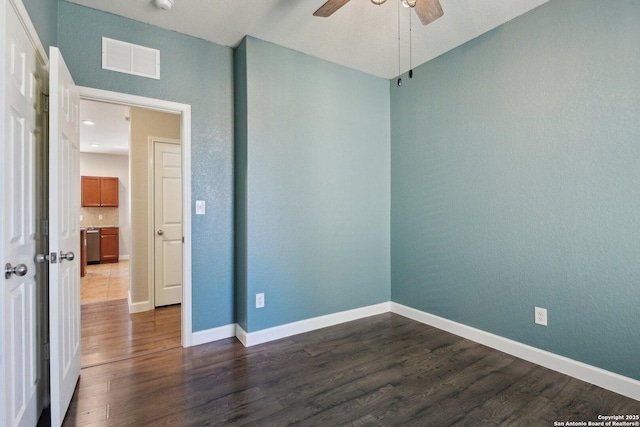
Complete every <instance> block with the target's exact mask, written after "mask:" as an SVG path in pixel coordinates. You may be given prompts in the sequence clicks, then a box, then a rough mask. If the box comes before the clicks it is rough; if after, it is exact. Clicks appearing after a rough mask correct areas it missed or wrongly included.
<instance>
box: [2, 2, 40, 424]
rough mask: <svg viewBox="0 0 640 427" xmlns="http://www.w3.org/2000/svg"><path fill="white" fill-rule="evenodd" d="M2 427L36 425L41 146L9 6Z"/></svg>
mask: <svg viewBox="0 0 640 427" xmlns="http://www.w3.org/2000/svg"><path fill="white" fill-rule="evenodd" d="M0 24H1V25H0V28H2V29H1V30H0V48H1V51H2V58H0V64H2V69H1V70H0V82H1V84H2V87H1V88H0V95H1V96H0V98H1V101H0V102H1V105H0V111H1V116H2V117H1V119H0V120H2V124H1V125H0V128H1V129H2V132H1V134H0V140H1V141H0V152H1V153H2V160H0V165H1V166H0V167H1V172H0V240H2V241H1V242H0V262H1V263H2V266H3V267H4V272H3V277H2V279H0V280H2V282H0V283H1V284H2V285H1V287H2V289H1V290H0V333H1V334H2V337H1V340H0V425H3V426H12V427H13V426H29V427H31V426H34V425H36V423H37V422H38V416H39V412H40V408H39V407H38V405H39V403H38V387H39V386H40V384H41V382H42V379H41V373H40V372H39V369H38V366H39V361H40V357H41V356H40V355H39V353H38V347H39V346H38V338H37V328H38V325H37V322H36V315H37V305H36V304H37V299H36V298H37V295H38V293H37V289H36V274H35V273H36V267H35V262H34V257H35V254H36V237H37V236H36V200H35V194H36V185H35V165H36V163H35V162H36V157H35V156H36V144H37V143H38V142H42V133H41V131H42V129H41V128H40V126H41V123H42V121H41V111H40V104H39V99H40V96H41V91H42V82H43V78H42V77H41V76H44V74H43V71H42V67H41V64H40V61H39V60H38V56H37V51H36V49H35V47H34V46H33V44H32V43H31V41H30V39H29V37H28V36H27V33H26V31H25V30H24V28H23V27H22V25H21V23H20V20H19V19H18V16H17V14H16V12H15V11H14V9H13V6H12V5H11V4H10V2H8V1H6V2H2V3H1V4H0Z"/></svg>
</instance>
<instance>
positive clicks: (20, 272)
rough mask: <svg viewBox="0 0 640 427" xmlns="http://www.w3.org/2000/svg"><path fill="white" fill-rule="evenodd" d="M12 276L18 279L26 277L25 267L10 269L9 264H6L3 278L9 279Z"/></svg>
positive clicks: (22, 265) (21, 265)
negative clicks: (18, 277)
mask: <svg viewBox="0 0 640 427" xmlns="http://www.w3.org/2000/svg"><path fill="white" fill-rule="evenodd" d="M12 274H15V275H16V276H20V277H22V276H24V275H26V274H27V266H26V265H24V264H18V265H16V266H15V267H12V266H11V263H9V262H8V263H7V265H5V266H4V278H5V279H10V278H11V275H12Z"/></svg>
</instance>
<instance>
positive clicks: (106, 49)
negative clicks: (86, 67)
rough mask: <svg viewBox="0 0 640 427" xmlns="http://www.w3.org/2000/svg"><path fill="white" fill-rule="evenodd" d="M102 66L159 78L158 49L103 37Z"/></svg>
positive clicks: (107, 68) (106, 68)
mask: <svg viewBox="0 0 640 427" xmlns="http://www.w3.org/2000/svg"><path fill="white" fill-rule="evenodd" d="M102 68H103V69H105V70H112V71H119V72H121V73H127V74H134V75H136V76H142V77H149V78H152V79H160V51H159V50H157V49H151V48H148V47H144V46H138V45H135V44H131V43H125V42H121V41H119V40H113V39H108V38H106V37H103V38H102Z"/></svg>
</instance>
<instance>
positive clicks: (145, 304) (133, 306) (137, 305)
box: [127, 289, 155, 314]
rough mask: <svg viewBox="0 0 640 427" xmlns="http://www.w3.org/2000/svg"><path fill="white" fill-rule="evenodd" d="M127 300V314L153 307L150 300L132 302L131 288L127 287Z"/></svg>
mask: <svg viewBox="0 0 640 427" xmlns="http://www.w3.org/2000/svg"><path fill="white" fill-rule="evenodd" d="M127 302H128V303H129V314H133V313H141V312H143V311H149V310H153V309H154V308H155V307H154V306H153V304H152V303H151V301H141V302H132V301H131V289H129V292H128V293H127Z"/></svg>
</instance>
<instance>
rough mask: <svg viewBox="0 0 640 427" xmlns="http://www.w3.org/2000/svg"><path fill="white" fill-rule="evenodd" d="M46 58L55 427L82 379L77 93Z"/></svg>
mask: <svg viewBox="0 0 640 427" xmlns="http://www.w3.org/2000/svg"><path fill="white" fill-rule="evenodd" d="M49 60H50V70H49V251H50V252H51V253H52V254H56V255H57V258H58V259H57V262H53V260H50V262H49V330H50V333H49V340H50V348H51V360H50V366H51V425H52V426H53V427H57V426H60V425H61V424H62V420H63V419H64V415H65V414H66V412H67V409H68V407H69V403H70V402H71V397H72V396H73V391H74V389H75V386H76V383H77V381H78V378H79V377H80V223H79V215H80V171H79V169H80V166H79V134H80V130H79V129H80V128H79V109H80V95H79V92H78V89H77V88H76V86H75V84H74V83H73V79H72V77H71V74H70V73H69V70H68V69H67V66H66V65H65V63H64V60H63V59H62V56H61V55H60V51H59V50H58V49H57V48H55V47H52V48H50V51H49ZM72 254H73V255H72ZM65 258H66V259H65Z"/></svg>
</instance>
